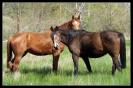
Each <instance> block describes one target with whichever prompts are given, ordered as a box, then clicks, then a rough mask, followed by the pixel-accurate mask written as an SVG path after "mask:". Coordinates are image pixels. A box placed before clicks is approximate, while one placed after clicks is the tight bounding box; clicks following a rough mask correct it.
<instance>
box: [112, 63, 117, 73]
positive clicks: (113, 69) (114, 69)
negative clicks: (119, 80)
mask: <svg viewBox="0 0 133 88" xmlns="http://www.w3.org/2000/svg"><path fill="white" fill-rule="evenodd" d="M115 71H116V66H115V64H114V63H113V66H112V75H114V74H115Z"/></svg>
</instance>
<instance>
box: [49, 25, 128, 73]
mask: <svg viewBox="0 0 133 88" xmlns="http://www.w3.org/2000/svg"><path fill="white" fill-rule="evenodd" d="M51 30H52V31H53V33H52V36H51V37H52V40H53V43H56V44H54V47H55V48H59V47H60V43H61V42H62V43H64V44H65V45H66V46H67V47H68V48H69V51H70V52H71V53H72V59H73V62H74V75H75V76H77V74H78V59H79V57H82V59H83V61H84V62H85V64H86V66H87V69H88V71H89V72H92V70H91V65H90V62H89V59H88V57H91V58H98V57H101V56H104V55H106V54H107V53H108V54H109V55H110V56H111V57H112V61H113V66H112V75H114V73H115V70H116V68H117V69H118V70H119V71H121V68H125V67H126V49H125V38H124V35H123V34H122V33H120V32H116V31H111V30H106V31H101V32H87V31H85V30H81V29H80V30H70V29H67V30H65V31H62V30H61V29H60V28H59V27H56V28H54V29H53V28H52V27H51ZM57 45H58V46H57ZM119 55H120V60H119V58H118V57H119ZM101 64H102V63H101Z"/></svg>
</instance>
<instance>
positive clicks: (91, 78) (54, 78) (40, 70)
mask: <svg viewBox="0 0 133 88" xmlns="http://www.w3.org/2000/svg"><path fill="white" fill-rule="evenodd" d="M126 50H127V58H126V59H127V68H126V69H123V70H122V72H119V71H116V74H115V75H114V76H112V75H111V70H112V59H111V57H110V56H109V55H105V56H103V57H101V58H90V64H91V67H92V71H93V73H88V71H87V68H86V66H85V64H84V62H83V60H82V59H79V74H78V77H77V78H74V76H73V68H74V66H73V61H72V58H71V53H70V52H69V50H68V49H67V47H66V48H65V50H64V51H63V52H62V53H61V56H60V60H59V68H58V72H57V73H53V72H52V55H46V56H35V55H31V54H27V55H26V56H25V57H23V58H22V59H21V62H20V69H19V70H20V76H19V77H18V78H17V79H14V77H15V75H14V74H13V73H11V72H7V71H6V70H7V69H6V58H7V56H6V43H3V58H2V61H3V63H2V68H3V80H2V81H3V82H2V84H3V85H130V84H131V79H130V75H131V74H130V41H126Z"/></svg>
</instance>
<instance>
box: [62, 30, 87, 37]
mask: <svg viewBox="0 0 133 88" xmlns="http://www.w3.org/2000/svg"><path fill="white" fill-rule="evenodd" d="M60 31H62V32H63V34H65V35H67V36H69V37H70V38H72V37H78V36H80V35H84V34H85V33H88V31H86V30H84V29H80V30H74V29H68V30H60Z"/></svg>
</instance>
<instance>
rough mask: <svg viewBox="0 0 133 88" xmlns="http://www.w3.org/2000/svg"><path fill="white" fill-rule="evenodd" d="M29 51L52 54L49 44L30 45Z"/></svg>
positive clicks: (35, 53) (38, 53)
mask: <svg viewBox="0 0 133 88" xmlns="http://www.w3.org/2000/svg"><path fill="white" fill-rule="evenodd" d="M28 52H29V53H32V54H34V55H48V54H52V47H51V46H46V45H45V46H32V47H30V48H29V49H28Z"/></svg>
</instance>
